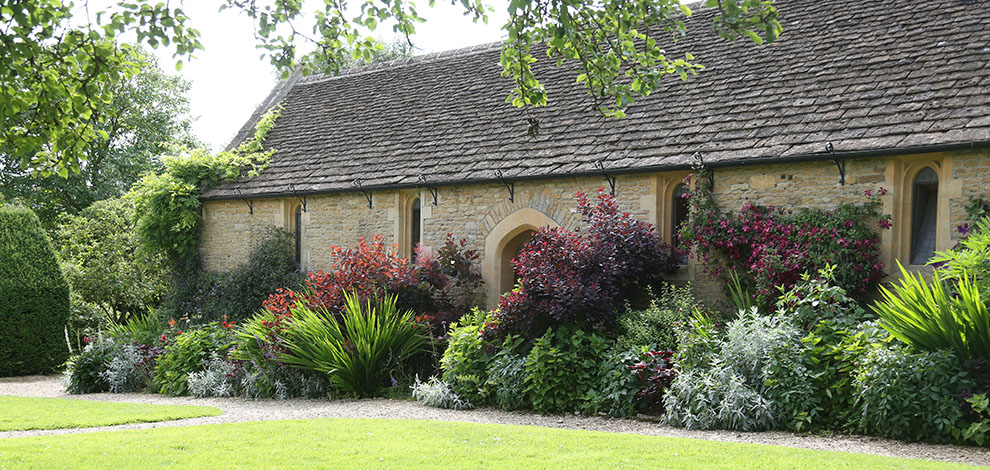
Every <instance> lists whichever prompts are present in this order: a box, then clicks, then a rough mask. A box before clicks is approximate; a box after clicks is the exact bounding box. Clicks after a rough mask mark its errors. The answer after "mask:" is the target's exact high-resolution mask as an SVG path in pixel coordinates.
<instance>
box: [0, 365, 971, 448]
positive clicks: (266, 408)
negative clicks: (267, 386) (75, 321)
mask: <svg viewBox="0 0 990 470" xmlns="http://www.w3.org/2000/svg"><path fill="white" fill-rule="evenodd" d="M0 395H16V396H32V397H60V398H72V399H80V400H97V401H117V402H129V403H149V404H173V405H206V406H215V407H217V408H220V409H221V410H223V414H222V415H220V416H211V417H204V418H190V419H183V420H177V421H166V422H158V423H142V424H126V425H119V426H105V427H96V428H84V429H60V430H51V431H10V432H0V438H8V437H21V436H40V435H50V434H73V433H84V432H96V431H106V430H116V429H150V428H160V427H171V426H193V425H198V424H217V423H233V422H241V421H265V420H281V419H308V418H393V419H429V420H437V421H463V422H471V423H499V424H519V425H529V426H544V427H550V428H568V429H585V430H593V431H607V432H621V433H634V434H646V435H653V436H671V437H689V438H694V439H705V440H712V441H726V442H747V443H755V444H770V445H780V446H788V447H798V448H804V449H815V450H835V451H844V452H856V453H863V454H875V455H884V456H891V457H908V458H916V459H929V460H937V461H945V462H961V463H968V464H973V465H987V466H990V449H981V448H975V447H962V446H953V445H932V444H907V443H904V442H900V441H892V440H888V439H880V438H874V437H863V436H802V435H797V434H792V433H787V432H759V433H742V432H735V431H688V430H685V429H681V428H673V427H669V426H664V425H660V424H657V423H654V422H648V421H640V420H630V419H610V418H603V417H594V416H572V415H565V416H540V415H536V414H531V413H521V412H507V411H501V410H494V409H487V408H486V409H477V410H469V411H453V410H443V409H438V408H430V407H426V406H422V405H419V404H418V403H416V402H414V401H409V400H387V399H373V400H333V401H330V400H283V401H276V400H249V399H244V398H190V397H174V398H170V397H165V396H161V395H151V394H140V393H122V394H109V393H98V394H91V395H66V394H65V391H64V388H63V386H62V382H61V377H58V376H32V377H14V378H0Z"/></svg>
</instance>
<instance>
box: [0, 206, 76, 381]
mask: <svg viewBox="0 0 990 470" xmlns="http://www.w3.org/2000/svg"><path fill="white" fill-rule="evenodd" d="M68 317H69V285H68V283H67V282H66V280H65V276H64V275H63V274H62V271H61V269H60V268H59V264H58V260H57V259H56V257H55V252H54V250H53V249H52V244H51V241H50V240H49V239H48V236H47V235H46V234H45V231H44V230H43V229H42V228H41V222H39V221H38V217H37V216H36V215H35V214H34V213H33V212H31V210H30V209H26V208H22V207H10V206H7V207H0V324H2V325H3V341H0V376H4V377H6V376H15V375H30V374H38V373H43V372H48V371H50V370H52V369H53V368H55V367H57V366H59V365H61V364H62V363H64V362H65V360H66V359H67V358H68V356H69V350H68V346H67V345H66V342H65V337H64V336H65V335H64V333H63V330H64V328H65V325H66V323H67V322H68Z"/></svg>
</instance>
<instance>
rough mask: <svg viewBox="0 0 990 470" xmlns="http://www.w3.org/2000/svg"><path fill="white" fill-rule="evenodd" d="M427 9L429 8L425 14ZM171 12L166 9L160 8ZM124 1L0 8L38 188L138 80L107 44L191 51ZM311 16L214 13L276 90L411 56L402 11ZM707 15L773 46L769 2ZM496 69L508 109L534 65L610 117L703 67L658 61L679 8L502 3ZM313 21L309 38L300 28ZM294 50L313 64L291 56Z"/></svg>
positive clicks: (16, 125)
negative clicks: (245, 27)
mask: <svg viewBox="0 0 990 470" xmlns="http://www.w3.org/2000/svg"><path fill="white" fill-rule="evenodd" d="M435 2H436V0H429V4H430V6H433V5H434V4H435ZM172 3H175V2H172ZM172 3H168V2H165V3H162V2H157V1H152V0H124V1H121V2H120V3H117V4H116V5H115V6H112V7H109V8H107V9H106V10H104V11H96V12H91V11H90V10H89V5H88V2H86V1H83V3H82V7H81V8H74V7H73V5H72V4H71V3H70V4H64V3H62V2H61V1H60V0H11V1H8V2H5V4H4V5H3V6H0V46H2V48H3V50H4V51H5V54H4V55H2V56H0V152H4V153H8V154H11V155H16V156H18V158H19V161H20V165H21V166H22V167H24V168H28V167H30V168H32V169H34V170H35V171H37V172H38V173H39V174H42V175H48V174H51V173H53V172H57V173H59V174H61V175H63V176H64V175H67V174H68V172H69V171H70V170H71V171H79V170H80V161H83V160H85V159H86V158H87V155H86V152H85V149H86V148H87V146H89V145H91V144H93V143H94V142H100V141H106V140H108V139H109V135H108V133H107V132H106V131H105V130H103V129H101V128H100V126H101V125H102V124H103V123H105V122H106V121H107V120H108V119H111V118H112V117H113V116H112V114H113V113H112V110H111V109H110V107H109V106H110V103H111V102H112V101H113V89H114V86H115V85H117V84H119V83H122V82H124V81H126V80H128V79H130V78H131V77H133V76H134V75H135V74H136V73H137V70H138V61H137V60H136V59H135V54H134V53H133V50H132V49H133V47H132V46H129V45H127V44H121V43H119V42H118V41H117V39H118V37H119V36H120V35H121V34H124V33H133V34H134V35H135V36H136V38H137V41H138V43H139V44H146V45H149V46H151V47H158V46H165V47H171V48H173V50H174V57H175V58H176V60H177V62H176V66H177V67H181V66H182V63H183V62H182V61H183V60H187V59H188V58H190V57H191V56H192V54H193V53H194V52H195V51H196V50H198V49H201V48H202V45H201V44H200V42H199V32H198V31H197V30H196V29H193V28H192V27H191V25H192V24H193V21H194V20H191V19H190V18H189V17H188V16H186V14H185V13H184V12H183V11H182V9H181V8H179V7H178V6H175V7H174V8H173V6H174V5H172ZM317 3H318V4H319V5H318V6H317V7H316V10H315V11H313V12H308V11H303V8H304V2H302V1H301V0H220V1H219V2H218V5H219V6H220V8H222V9H231V10H235V11H240V12H242V13H244V14H246V15H248V16H249V17H250V18H251V19H252V20H253V22H254V23H255V38H256V41H257V44H258V47H259V48H260V49H262V50H263V51H264V53H265V56H266V57H267V58H268V59H269V60H270V61H271V63H272V64H273V65H274V66H275V67H276V69H277V70H279V71H280V72H281V73H282V75H283V76H288V75H289V74H290V73H292V72H293V71H294V70H297V69H301V70H302V71H303V73H312V72H323V73H337V72H339V71H340V69H341V67H342V66H345V65H347V64H348V61H347V59H346V58H347V57H348V56H350V57H352V58H357V59H363V60H367V61H370V60H372V59H373V58H374V56H375V54H376V51H382V50H383V49H384V45H383V44H381V43H380V42H379V41H377V40H376V39H374V38H373V37H372V36H371V33H372V31H375V30H377V29H378V28H379V26H391V29H392V31H393V32H394V33H396V34H398V35H400V36H401V37H403V38H405V40H406V41H407V42H408V43H410V44H412V41H413V37H414V35H415V33H416V28H417V26H418V25H419V24H421V23H423V22H424V21H425V20H424V17H423V16H420V12H419V10H418V9H417V7H416V5H415V4H414V3H413V2H411V1H403V0H361V1H360V2H359V5H357V6H353V5H352V6H350V8H349V5H348V4H347V3H346V2H345V1H344V0H323V1H322V2H317ZM451 3H452V4H454V5H460V6H461V7H463V9H464V13H465V15H467V16H468V17H470V18H472V19H473V20H474V21H475V22H478V21H482V22H487V21H488V13H489V12H490V11H492V9H491V8H490V7H489V6H487V5H485V3H484V1H483V0H451ZM703 7H704V8H711V9H715V10H717V12H716V14H715V15H714V17H713V18H714V21H713V24H712V27H713V30H714V32H715V33H716V34H717V35H719V36H721V37H724V38H728V39H732V40H734V39H736V38H738V37H747V38H749V39H750V40H752V41H755V42H757V43H762V42H763V41H772V40H774V39H775V38H776V37H777V36H778V35H779V34H780V31H781V27H780V23H779V22H778V21H777V10H776V8H775V7H774V5H773V2H772V0H704V3H703ZM507 12H508V18H509V19H508V21H507V22H506V24H505V25H504V26H503V29H504V30H505V31H506V34H507V37H508V38H507V40H506V41H505V43H504V45H503V48H502V54H501V64H502V67H503V75H504V76H505V77H507V78H509V79H511V80H512V81H513V82H514V88H513V90H512V92H511V94H510V95H509V96H508V97H507V100H506V101H507V102H509V103H511V104H512V105H514V106H517V107H528V106H543V105H546V104H547V100H548V96H550V93H549V90H547V89H546V87H544V86H543V84H542V83H541V82H540V80H539V77H537V76H536V75H535V74H534V72H533V70H534V69H533V64H534V63H535V62H537V61H538V60H540V57H541V56H544V57H545V58H546V59H548V60H551V61H554V62H555V63H556V64H558V65H563V64H565V63H573V64H577V66H578V68H579V70H580V71H579V74H578V75H577V76H576V77H575V79H576V80H578V81H579V82H582V83H583V84H584V85H585V86H586V87H587V90H588V93H589V94H590V95H591V98H592V100H593V101H594V104H595V106H596V108H597V109H598V110H599V111H600V112H602V113H603V114H605V115H607V116H614V117H622V116H624V110H625V109H626V108H627V107H628V106H629V105H630V104H631V103H632V102H633V101H634V100H635V99H636V98H637V97H640V96H646V95H649V94H651V93H653V92H654V91H656V90H657V89H658V88H659V86H660V81H661V79H662V78H663V77H664V76H665V75H671V74H672V75H675V76H679V77H680V78H681V79H687V77H688V76H689V75H690V74H693V73H696V72H697V71H698V70H699V69H700V68H701V65H700V64H698V63H696V62H695V59H694V57H693V56H692V55H691V54H689V53H686V54H684V55H683V57H674V56H670V55H668V54H667V53H666V52H665V47H668V46H670V45H671V44H672V43H673V42H675V41H676V40H677V39H678V38H679V37H682V36H684V35H685V34H687V28H686V27H685V25H684V19H685V18H686V17H687V16H689V15H691V14H692V11H691V9H690V8H688V6H687V5H686V2H684V1H682V0H509V1H508V4H507ZM313 20H315V26H313V27H312V29H311V31H310V32H306V28H304V27H303V26H302V25H303V24H305V23H307V22H309V21H313ZM302 43H310V44H311V45H313V46H315V48H316V50H317V51H318V54H315V55H304V54H300V53H299V50H298V49H299V47H300V44H302Z"/></svg>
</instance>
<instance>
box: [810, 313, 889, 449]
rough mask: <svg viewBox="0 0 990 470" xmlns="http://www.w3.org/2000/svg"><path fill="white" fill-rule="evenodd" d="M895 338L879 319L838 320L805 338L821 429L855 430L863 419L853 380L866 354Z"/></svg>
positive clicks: (816, 328)
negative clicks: (856, 322)
mask: <svg viewBox="0 0 990 470" xmlns="http://www.w3.org/2000/svg"><path fill="white" fill-rule="evenodd" d="M892 339H893V337H891V336H890V335H889V334H888V333H887V332H886V331H885V330H884V329H883V328H881V327H880V326H879V324H877V323H876V322H875V321H874V322H867V323H863V324H860V325H853V326H850V325H848V324H844V323H840V322H839V321H836V320H835V319H831V320H823V321H821V322H819V323H818V324H817V325H815V326H814V327H813V328H812V329H811V331H809V332H808V334H807V336H805V337H804V338H803V339H802V340H801V341H802V342H803V343H804V345H805V347H807V348H808V355H807V357H806V360H805V366H806V367H807V368H808V370H809V371H810V373H811V376H812V378H813V380H814V387H815V396H816V397H818V398H819V400H820V403H819V406H820V408H821V409H820V412H819V414H818V417H817V420H816V422H815V423H813V425H814V427H816V428H819V429H829V430H834V431H846V432H852V431H854V430H855V427H856V420H858V419H859V416H858V413H857V411H856V406H855V397H854V394H853V392H854V388H853V383H854V381H855V379H856V375H857V374H858V373H859V365H860V363H861V362H862V359H863V357H864V356H865V355H866V353H868V352H870V351H871V350H873V349H875V348H877V347H887V346H886V345H887V344H888V343H889V342H890V341H891V340H892Z"/></svg>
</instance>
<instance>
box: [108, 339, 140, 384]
mask: <svg viewBox="0 0 990 470" xmlns="http://www.w3.org/2000/svg"><path fill="white" fill-rule="evenodd" d="M106 341H107V342H109V343H110V344H112V343H113V340H112V339H110V338H107V340H106ZM113 351H114V354H113V357H112V358H111V359H110V360H109V361H108V362H107V363H106V369H104V370H103V371H102V372H100V378H101V379H103V380H104V381H106V383H107V384H108V385H109V386H110V392H112V393H127V392H138V391H140V390H142V389H143V388H144V387H145V385H146V384H147V383H148V378H149V377H148V374H147V373H145V372H144V371H143V370H142V368H141V363H142V362H144V359H145V357H144V355H143V354H141V351H140V350H138V348H137V346H135V345H133V344H124V345H123V346H122V347H120V348H115V349H113Z"/></svg>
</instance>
